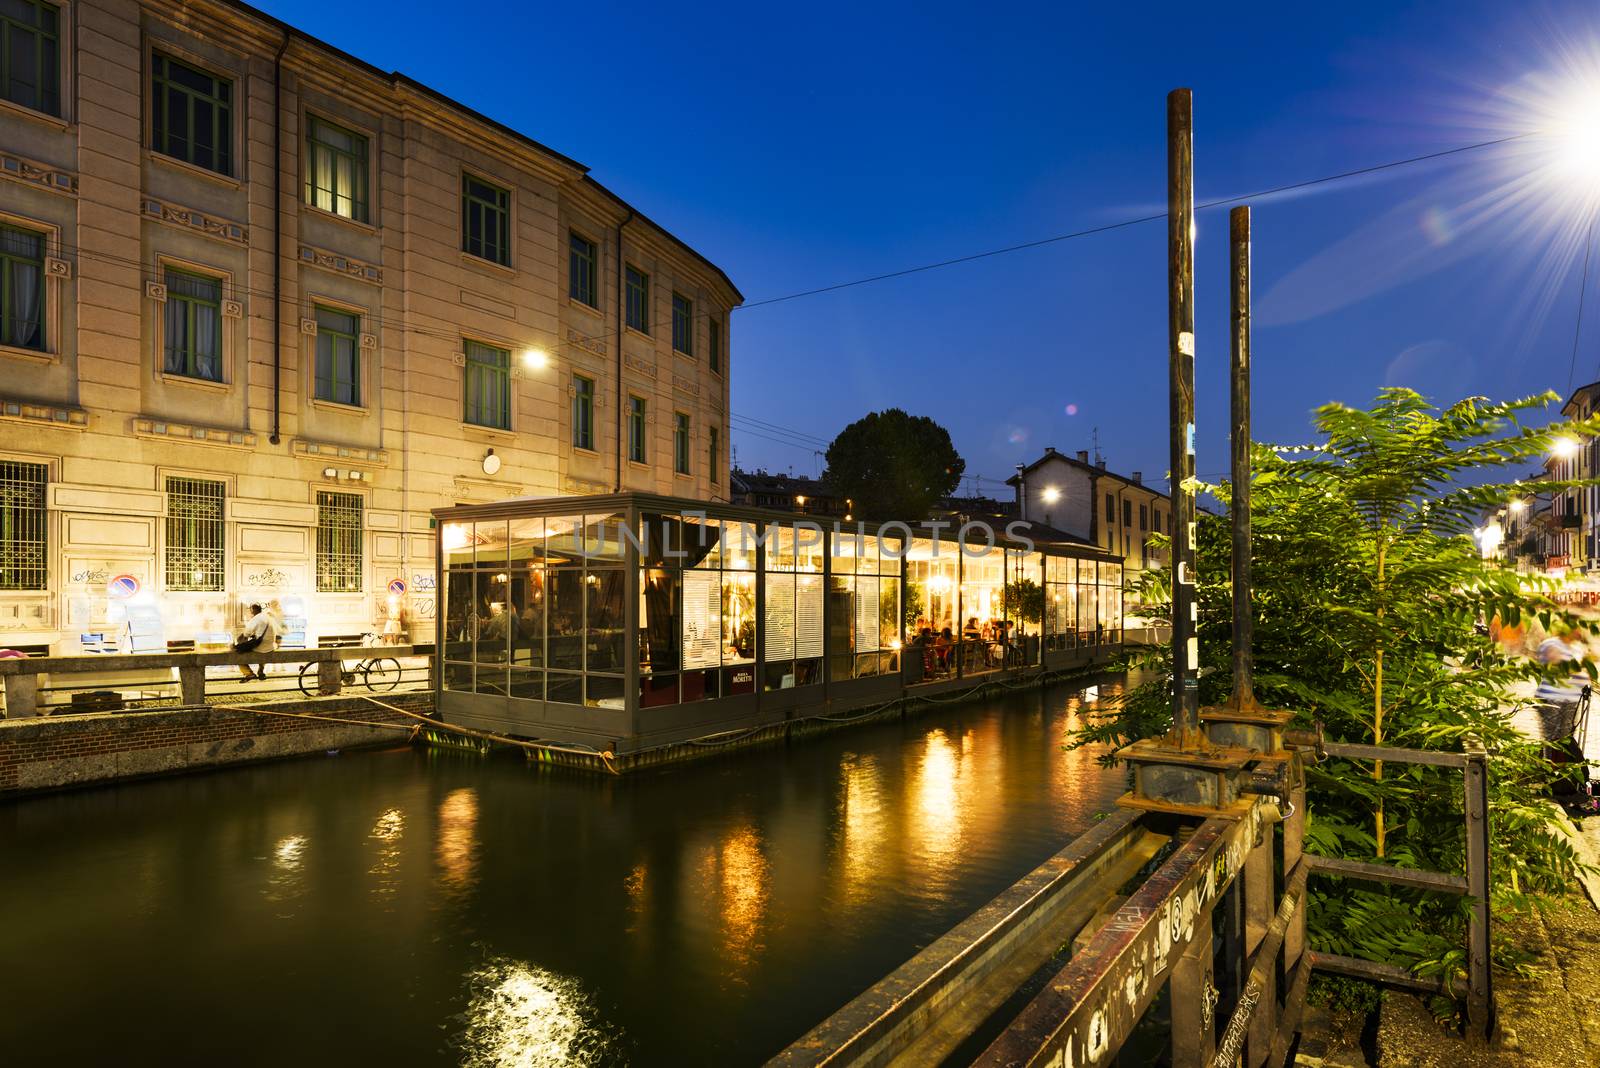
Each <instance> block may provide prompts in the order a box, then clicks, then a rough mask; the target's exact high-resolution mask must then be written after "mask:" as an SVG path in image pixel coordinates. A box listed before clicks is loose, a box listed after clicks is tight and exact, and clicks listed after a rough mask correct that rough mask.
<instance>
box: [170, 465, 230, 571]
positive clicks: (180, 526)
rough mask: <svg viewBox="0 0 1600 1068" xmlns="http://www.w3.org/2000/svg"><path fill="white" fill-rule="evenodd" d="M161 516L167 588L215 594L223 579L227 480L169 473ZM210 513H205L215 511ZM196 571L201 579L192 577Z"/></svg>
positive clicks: (225, 556) (225, 547) (225, 550)
mask: <svg viewBox="0 0 1600 1068" xmlns="http://www.w3.org/2000/svg"><path fill="white" fill-rule="evenodd" d="M164 486H165V489H166V497H167V504H166V510H165V514H164V516H163V524H162V525H163V527H164V529H165V534H166V541H165V544H164V548H163V554H162V555H163V561H162V563H163V567H162V571H163V574H164V576H165V587H166V588H167V589H168V590H173V591H177V592H204V593H219V592H221V591H222V590H223V589H225V588H226V580H227V556H228V552H227V523H226V516H227V497H228V484H227V483H226V482H222V481H218V480H215V479H205V478H193V477H191V476H188V475H167V476H166V478H165V480H164ZM213 506H214V514H205V513H206V512H211V511H213ZM196 573H199V574H200V576H201V577H200V578H198V579H197V578H195V574H196Z"/></svg>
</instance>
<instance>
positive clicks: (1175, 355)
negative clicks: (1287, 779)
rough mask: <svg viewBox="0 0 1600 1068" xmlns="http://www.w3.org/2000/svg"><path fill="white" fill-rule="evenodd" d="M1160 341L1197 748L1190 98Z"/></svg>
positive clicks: (1172, 106)
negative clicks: (1163, 341)
mask: <svg viewBox="0 0 1600 1068" xmlns="http://www.w3.org/2000/svg"><path fill="white" fill-rule="evenodd" d="M1167 339H1168V358H1169V364H1168V367H1169V395H1170V400H1171V405H1170V417H1171V418H1170V427H1169V431H1170V435H1171V447H1172V467H1171V475H1170V479H1171V486H1172V727H1173V735H1174V737H1173V741H1175V742H1176V743H1177V744H1178V745H1179V746H1180V747H1182V748H1184V749H1193V748H1199V747H1200V746H1201V745H1202V744H1203V739H1202V737H1201V734H1200V690H1199V670H1200V648H1199V643H1198V639H1197V638H1196V636H1195V632H1196V629H1197V628H1196V624H1197V622H1198V616H1197V608H1196V604H1195V581H1194V564H1195V546H1194V533H1195V522H1194V487H1193V479H1194V94H1193V93H1192V92H1191V91H1190V90H1188V89H1174V90H1173V91H1172V92H1170V93H1168V94H1167Z"/></svg>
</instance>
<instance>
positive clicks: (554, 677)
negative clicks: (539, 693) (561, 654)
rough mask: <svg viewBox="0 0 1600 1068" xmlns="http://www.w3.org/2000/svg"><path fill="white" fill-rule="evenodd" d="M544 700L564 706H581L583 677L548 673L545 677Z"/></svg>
mask: <svg viewBox="0 0 1600 1068" xmlns="http://www.w3.org/2000/svg"><path fill="white" fill-rule="evenodd" d="M545 700H547V701H554V702H556V703H558V704H564V705H581V704H583V676H582V675H563V674H562V673H560V672H557V671H552V672H550V673H549V674H548V675H547V676H546V677H545Z"/></svg>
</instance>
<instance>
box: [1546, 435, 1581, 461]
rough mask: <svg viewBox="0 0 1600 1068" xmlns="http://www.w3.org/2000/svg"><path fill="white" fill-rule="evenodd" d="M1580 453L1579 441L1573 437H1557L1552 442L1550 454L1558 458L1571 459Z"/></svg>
mask: <svg viewBox="0 0 1600 1068" xmlns="http://www.w3.org/2000/svg"><path fill="white" fill-rule="evenodd" d="M1577 454H1578V443H1577V442H1576V441H1573V440H1572V439H1571V438H1556V440H1555V441H1553V442H1551V443H1550V455H1551V456H1554V457H1555V458H1556V459H1557V460H1570V459H1572V458H1573V457H1574V456H1576V455H1577Z"/></svg>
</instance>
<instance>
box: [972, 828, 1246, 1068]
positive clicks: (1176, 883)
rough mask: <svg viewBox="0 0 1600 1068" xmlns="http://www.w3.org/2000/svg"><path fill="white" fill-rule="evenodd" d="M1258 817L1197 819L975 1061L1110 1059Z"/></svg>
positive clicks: (1228, 878) (1054, 1066) (1063, 1063)
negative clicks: (1189, 831) (1183, 840)
mask: <svg viewBox="0 0 1600 1068" xmlns="http://www.w3.org/2000/svg"><path fill="white" fill-rule="evenodd" d="M1262 824H1263V818H1262V815H1261V806H1260V805H1259V804H1258V805H1255V806H1252V807H1251V809H1250V810H1249V812H1248V814H1247V815H1246V816H1245V817H1244V818H1242V819H1238V820H1223V819H1212V820H1208V821H1207V822H1206V823H1204V824H1203V825H1201V826H1200V827H1199V828H1198V829H1197V830H1196V831H1195V832H1194V835H1193V837H1191V838H1190V839H1189V841H1188V842H1186V843H1185V844H1184V845H1183V846H1182V847H1180V848H1179V849H1178V850H1177V852H1175V853H1174V854H1173V855H1172V856H1171V857H1169V858H1168V859H1167V862H1166V863H1165V864H1163V865H1162V866H1161V868H1160V870H1158V871H1157V872H1156V873H1155V874H1154V875H1153V876H1151V877H1150V879H1149V880H1148V881H1147V882H1146V883H1145V884H1144V885H1143V886H1141V887H1140V888H1139V890H1138V891H1137V892H1136V893H1135V894H1134V895H1133V896H1132V897H1131V898H1129V899H1128V901H1127V903H1126V904H1125V905H1123V906H1122V908H1120V909H1118V910H1117V913H1116V915H1115V916H1114V917H1112V919H1111V920H1110V922H1108V923H1107V924H1106V925H1105V926H1104V927H1102V928H1101V929H1100V931H1099V932H1098V933H1097V934H1096V935H1095V936H1094V938H1093V939H1092V940H1091V941H1090V942H1089V944H1088V945H1087V946H1086V947H1084V950H1083V952H1082V953H1080V954H1079V955H1077V956H1075V957H1073V958H1072V960H1071V961H1070V962H1068V964H1067V966H1066V967H1065V968H1064V969H1062V971H1061V974H1060V975H1059V976H1058V977H1057V978H1056V980H1055V981H1054V982H1052V983H1051V984H1050V985H1049V986H1047V987H1046V988H1045V989H1044V990H1043V991H1041V992H1040V993H1039V994H1038V995H1037V996H1036V997H1035V998H1034V1000H1033V1001H1032V1002H1031V1003H1030V1004H1029V1005H1028V1007H1027V1008H1025V1009H1024V1010H1023V1011H1022V1013H1021V1014H1020V1015H1019V1016H1018V1017H1017V1019H1016V1020H1015V1021H1014V1022H1013V1023H1012V1025H1011V1026H1010V1027H1009V1028H1007V1029H1006V1031H1005V1032H1003V1033H1002V1034H1001V1035H1000V1037H999V1038H997V1039H996V1040H995V1042H994V1044H993V1045H991V1046H990V1047H989V1048H988V1050H986V1051H985V1052H984V1054H983V1056H982V1057H981V1058H980V1059H979V1060H978V1061H977V1063H978V1064H980V1065H996V1066H998V1065H1013V1064H1016V1065H1022V1064H1029V1065H1048V1066H1050V1068H1083V1066H1086V1065H1096V1064H1100V1063H1103V1062H1104V1061H1106V1060H1107V1059H1109V1058H1110V1057H1111V1055H1112V1054H1114V1053H1115V1051H1116V1050H1117V1049H1118V1048H1120V1047H1121V1045H1122V1043H1123V1041H1124V1040H1125V1039H1126V1038H1127V1036H1128V1034H1129V1033H1130V1032H1131V1031H1132V1029H1133V1026H1134V1024H1136V1023H1137V1022H1138V1020H1139V1017H1140V1015H1142V1014H1143V1012H1144V1010H1145V1009H1146V1008H1147V1007H1148V1006H1149V1004H1150V1001H1151V1000H1152V999H1153V998H1154V997H1155V995H1156V992H1157V991H1159V990H1160V988H1161V984H1162V983H1163V982H1164V981H1165V979H1166V977H1167V973H1168V972H1169V971H1170V970H1171V968H1172V966H1173V965H1174V964H1175V963H1176V962H1177V959H1178V957H1179V956H1180V955H1181V954H1182V952H1183V950H1184V948H1185V947H1186V946H1187V945H1188V944H1189V942H1190V940H1191V939H1193V938H1194V936H1195V928H1196V923H1197V921H1198V920H1199V918H1200V917H1202V916H1205V915H1207V914H1208V910H1209V909H1210V908H1211V907H1212V905H1213V904H1214V903H1215V902H1216V901H1217V899H1218V898H1219V897H1220V896H1221V894H1222V893H1223V891H1225V890H1226V889H1227V888H1228V885H1229V884H1230V883H1231V882H1232V881H1233V879H1234V877H1235V876H1236V875H1237V874H1238V873H1239V871H1240V870H1241V869H1242V868H1243V867H1244V862H1245V858H1246V856H1248V855H1249V852H1250V850H1251V848H1252V847H1253V846H1254V845H1255V841H1256V836H1257V834H1258V833H1259V832H1260V831H1261V830H1262Z"/></svg>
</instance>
